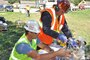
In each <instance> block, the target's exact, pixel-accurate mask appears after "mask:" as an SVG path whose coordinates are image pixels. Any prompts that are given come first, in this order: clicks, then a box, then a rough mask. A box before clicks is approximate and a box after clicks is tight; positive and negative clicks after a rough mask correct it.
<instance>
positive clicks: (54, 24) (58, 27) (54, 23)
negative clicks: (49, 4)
mask: <svg viewBox="0 0 90 60" xmlns="http://www.w3.org/2000/svg"><path fill="white" fill-rule="evenodd" d="M44 11H48V12H49V13H50V15H51V17H52V22H51V30H59V31H60V30H61V29H62V27H63V25H64V14H63V15H61V16H60V18H59V19H60V20H59V21H57V18H56V14H55V10H54V9H53V8H49V9H48V8H47V9H45V10H43V11H41V13H43V12H44ZM58 23H59V24H58ZM39 24H40V26H41V28H43V27H42V22H41V21H39Z"/></svg>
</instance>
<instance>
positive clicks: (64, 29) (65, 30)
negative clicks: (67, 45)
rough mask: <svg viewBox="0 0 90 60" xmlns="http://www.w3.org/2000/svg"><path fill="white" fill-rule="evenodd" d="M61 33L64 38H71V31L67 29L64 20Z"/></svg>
mask: <svg viewBox="0 0 90 60" xmlns="http://www.w3.org/2000/svg"><path fill="white" fill-rule="evenodd" d="M62 32H63V33H64V34H65V36H66V37H67V38H70V37H72V33H71V31H70V30H69V28H68V25H67V22H66V20H65V23H64V26H63V28H62Z"/></svg>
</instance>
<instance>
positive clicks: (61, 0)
mask: <svg viewBox="0 0 90 60" xmlns="http://www.w3.org/2000/svg"><path fill="white" fill-rule="evenodd" d="M57 5H60V6H61V9H62V10H63V11H64V12H66V11H67V10H68V9H69V7H70V3H69V1H68V0H57Z"/></svg>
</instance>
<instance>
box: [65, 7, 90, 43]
mask: <svg viewBox="0 0 90 60" xmlns="http://www.w3.org/2000/svg"><path fill="white" fill-rule="evenodd" d="M65 16H66V19H67V22H68V25H69V28H70V29H71V31H72V32H73V34H74V35H75V37H76V38H77V37H78V36H81V37H83V38H84V39H85V40H86V41H87V43H88V44H90V33H89V32H90V9H87V10H82V11H81V10H79V11H74V12H68V13H67V14H65Z"/></svg>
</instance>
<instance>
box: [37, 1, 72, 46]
mask: <svg viewBox="0 0 90 60" xmlns="http://www.w3.org/2000/svg"><path fill="white" fill-rule="evenodd" d="M69 7H70V3H69V1H68V0H57V4H56V5H53V7H52V8H45V9H44V10H41V18H40V21H39V24H40V26H41V32H40V34H39V35H38V38H39V39H40V40H41V42H43V43H44V44H46V45H50V44H51V43H52V42H53V38H55V39H57V40H60V41H62V42H63V43H66V42H67V40H68V39H71V38H72V33H71V32H70V29H69V28H68V25H67V22H66V20H65V16H64V13H65V12H67V10H68V9H69ZM61 31H62V32H63V33H64V34H61Z"/></svg>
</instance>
